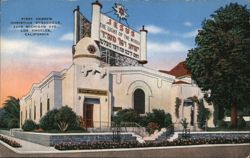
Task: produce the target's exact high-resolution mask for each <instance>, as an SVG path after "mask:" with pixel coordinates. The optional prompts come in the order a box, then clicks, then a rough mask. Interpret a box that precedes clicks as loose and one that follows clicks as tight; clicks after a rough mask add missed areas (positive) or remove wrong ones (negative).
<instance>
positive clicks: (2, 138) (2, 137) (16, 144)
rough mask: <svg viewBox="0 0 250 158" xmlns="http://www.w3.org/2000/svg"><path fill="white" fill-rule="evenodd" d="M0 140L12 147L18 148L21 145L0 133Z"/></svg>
mask: <svg viewBox="0 0 250 158" xmlns="http://www.w3.org/2000/svg"><path fill="white" fill-rule="evenodd" d="M0 140H1V141H3V142H5V143H7V144H9V145H10V146H12V147H14V148H19V147H22V146H21V144H19V143H17V142H16V141H14V140H10V139H8V138H6V137H4V136H2V135H0Z"/></svg>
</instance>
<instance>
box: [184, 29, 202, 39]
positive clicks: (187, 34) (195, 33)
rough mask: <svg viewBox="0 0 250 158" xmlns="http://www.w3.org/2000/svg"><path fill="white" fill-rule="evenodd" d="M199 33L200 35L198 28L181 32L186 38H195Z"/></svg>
mask: <svg viewBox="0 0 250 158" xmlns="http://www.w3.org/2000/svg"><path fill="white" fill-rule="evenodd" d="M197 35H198V29H195V30H193V31H190V32H186V33H184V34H181V36H182V37H184V38H193V37H196V36H197Z"/></svg>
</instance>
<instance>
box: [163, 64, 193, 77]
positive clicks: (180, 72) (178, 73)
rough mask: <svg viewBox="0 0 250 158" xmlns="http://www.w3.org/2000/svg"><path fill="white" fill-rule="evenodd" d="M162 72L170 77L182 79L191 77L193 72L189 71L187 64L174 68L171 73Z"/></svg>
mask: <svg viewBox="0 0 250 158" xmlns="http://www.w3.org/2000/svg"><path fill="white" fill-rule="evenodd" d="M159 71H160V72H163V73H167V74H169V75H173V76H175V77H182V76H191V75H192V74H191V72H190V71H189V70H188V69H187V65H186V64H185V62H184V61H183V62H180V63H178V64H177V65H176V66H175V67H174V68H172V69H171V70H170V71H166V70H159Z"/></svg>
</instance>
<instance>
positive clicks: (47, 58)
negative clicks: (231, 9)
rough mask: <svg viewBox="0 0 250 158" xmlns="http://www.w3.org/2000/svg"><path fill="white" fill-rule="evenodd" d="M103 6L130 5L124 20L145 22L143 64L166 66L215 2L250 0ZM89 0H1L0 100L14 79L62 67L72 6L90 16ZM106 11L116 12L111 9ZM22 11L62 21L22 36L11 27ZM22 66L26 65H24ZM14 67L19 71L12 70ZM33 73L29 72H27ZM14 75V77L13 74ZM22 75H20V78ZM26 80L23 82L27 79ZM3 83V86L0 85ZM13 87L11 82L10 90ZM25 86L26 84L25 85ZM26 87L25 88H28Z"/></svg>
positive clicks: (180, 54)
mask: <svg viewBox="0 0 250 158" xmlns="http://www.w3.org/2000/svg"><path fill="white" fill-rule="evenodd" d="M99 1H100V3H101V4H102V5H103V8H102V12H108V11H111V10H112V6H114V3H115V2H117V3H121V4H123V5H124V6H125V7H126V8H127V9H128V10H127V12H128V14H129V17H128V24H129V25H130V27H132V28H133V29H136V30H138V31H139V29H140V28H141V26H142V25H145V26H146V29H147V30H148V31H149V34H148V64H147V65H146V67H150V68H154V69H164V70H169V69H171V68H172V67H173V66H175V65H176V64H177V63H178V62H180V61H183V60H185V58H186V55H187V52H188V50H189V49H191V48H192V47H195V43H194V39H195V36H196V34H197V30H198V29H199V28H200V27H201V22H202V21H203V20H204V19H205V18H209V16H210V15H211V14H212V13H213V12H214V11H215V10H216V9H218V8H219V7H221V6H224V5H225V4H228V3H230V2H238V3H239V4H242V5H247V7H248V8H250V0H116V1H114V0H99ZM92 2H93V1H92V0H1V85H2V88H1V93H0V94H1V100H2V99H3V98H2V96H6V95H8V94H7V93H6V92H5V91H3V90H2V89H3V88H6V87H4V86H6V85H8V84H9V86H7V87H8V88H9V91H8V92H11V90H10V88H11V87H13V86H12V85H24V86H26V87H27V89H29V88H30V85H31V84H32V83H33V82H38V81H39V80H41V79H42V78H43V77H44V76H45V75H47V74H48V73H49V72H51V71H53V70H62V69H63V68H67V67H68V66H69V65H70V64H71V63H72V56H71V46H72V43H73V10H74V9H75V8H76V6H77V5H79V6H80V10H81V12H82V13H83V14H84V15H85V16H86V17H87V18H88V19H89V20H91V18H90V17H91V3H92ZM108 15H109V16H112V17H115V15H114V13H109V14H108ZM22 17H32V18H36V17H51V18H53V20H56V21H60V23H61V24H60V25H58V26H57V28H56V29H54V30H53V31H52V33H50V35H49V36H40V37H36V36H35V37H33V36H24V34H23V33H21V32H20V31H18V30H15V29H13V28H12V25H11V24H10V23H11V22H12V21H18V20H19V19H20V18H22ZM24 70H25V71H24ZM17 72H22V73H21V75H22V76H25V77H22V76H13V74H17ZM31 76H32V77H31ZM15 77H16V78H17V79H18V80H17V79H16V80H14V79H13V78H15ZM22 80H23V81H22ZM26 82H27V83H26ZM3 85H4V86H3ZM17 88H21V89H23V88H22V87H14V88H13V91H16V89H17ZM23 91H24V89H23ZM26 92H27V91H26Z"/></svg>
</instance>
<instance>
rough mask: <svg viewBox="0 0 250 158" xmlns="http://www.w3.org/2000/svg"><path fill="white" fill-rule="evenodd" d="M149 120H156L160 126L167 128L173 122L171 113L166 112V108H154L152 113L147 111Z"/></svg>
mask: <svg viewBox="0 0 250 158" xmlns="http://www.w3.org/2000/svg"><path fill="white" fill-rule="evenodd" d="M146 117H147V121H148V123H149V122H155V123H157V124H158V125H159V127H160V128H165V127H167V126H169V125H170V124H172V118H171V115H170V114H166V113H165V111H164V110H160V109H153V112H152V113H147V116H146Z"/></svg>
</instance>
